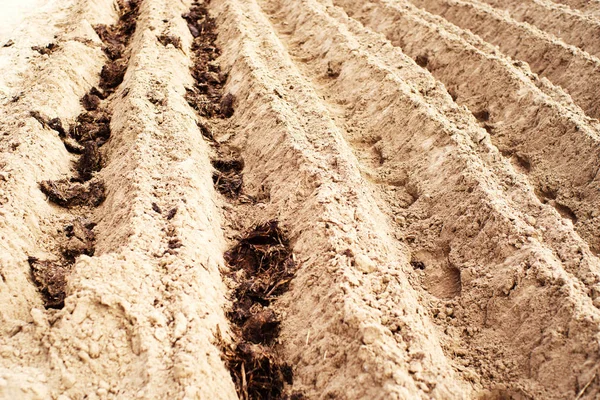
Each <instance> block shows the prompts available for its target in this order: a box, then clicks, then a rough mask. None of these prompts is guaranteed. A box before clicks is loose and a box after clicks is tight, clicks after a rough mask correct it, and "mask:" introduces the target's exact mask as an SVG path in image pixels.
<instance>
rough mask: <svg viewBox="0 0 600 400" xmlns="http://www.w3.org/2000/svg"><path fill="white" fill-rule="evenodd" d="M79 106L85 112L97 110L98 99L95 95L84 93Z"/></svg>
mask: <svg viewBox="0 0 600 400" xmlns="http://www.w3.org/2000/svg"><path fill="white" fill-rule="evenodd" d="M81 105H82V106H83V108H85V109H86V110H87V111H93V110H97V109H98V107H99V106H100V97H98V96H96V95H95V94H91V93H86V94H85V95H84V96H83V97H82V98H81Z"/></svg>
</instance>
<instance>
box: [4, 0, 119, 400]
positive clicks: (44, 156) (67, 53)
mask: <svg viewBox="0 0 600 400" xmlns="http://www.w3.org/2000/svg"><path fill="white" fill-rule="evenodd" d="M36 18H37V17H36V16H32V17H31V21H32V22H34V21H35V19H36ZM113 18H114V15H113V12H112V8H111V2H110V1H100V2H96V3H94V4H88V2H75V3H73V4H71V8H70V9H69V10H68V12H64V13H57V14H56V16H52V17H48V15H47V14H46V15H43V16H41V20H43V21H44V24H49V26H51V27H53V28H54V29H49V31H51V32H52V34H51V36H50V37H49V38H46V37H43V35H40V33H39V32H37V31H36V27H35V26H36V24H35V23H32V25H31V26H30V29H31V30H32V32H31V34H30V35H29V34H27V35H26V37H27V38H29V40H40V41H46V43H47V41H52V42H53V43H56V44H57V46H58V49H57V50H56V51H54V52H52V54H47V55H43V56H35V57H32V59H31V60H27V57H30V56H31V54H30V52H31V50H29V52H28V51H26V50H25V48H24V47H23V46H24V45H25V44H24V43H23V42H22V41H19V43H17V44H15V48H14V52H13V53H12V55H14V58H13V59H12V60H11V65H13V66H15V69H14V70H9V69H7V70H5V71H3V82H4V84H6V85H7V88H9V90H10V92H12V97H11V98H10V99H7V101H3V104H2V109H3V111H2V114H3V115H4V116H5V119H4V120H3V123H2V126H1V128H0V129H1V130H2V132H3V135H4V138H5V140H3V141H2V145H1V147H2V160H1V161H0V165H1V167H0V168H1V170H2V179H0V181H1V182H0V185H1V191H2V201H1V203H2V204H1V208H2V210H1V213H2V222H1V223H0V225H1V227H0V230H1V232H2V238H3V240H2V245H1V246H2V251H1V253H2V262H1V264H2V265H1V266H0V270H1V274H2V281H1V282H0V297H1V298H2V301H3V304H4V305H5V307H4V309H3V312H2V314H1V317H0V320H1V325H2V332H3V335H2V338H1V346H0V347H2V349H3V350H2V360H3V362H2V363H1V365H0V377H1V378H2V379H3V382H4V383H5V384H4V385H3V386H2V388H1V389H0V396H1V397H7V398H15V396H16V397H20V396H21V395H20V394H22V395H23V396H26V397H23V398H29V397H27V396H36V395H37V396H41V397H45V396H47V395H48V390H47V388H46V387H45V385H44V384H43V382H44V381H47V380H48V372H49V371H48V369H47V363H46V351H45V348H44V347H43V345H42V343H40V342H39V329H40V326H39V324H38V323H41V321H42V319H43V318H42V317H41V316H42V315H44V311H43V299H42V297H41V296H40V294H39V293H38V291H37V289H36V287H35V285H34V279H36V277H35V276H32V271H31V268H30V266H29V263H28V262H27V258H28V256H34V257H35V256H41V257H46V256H47V255H48V254H49V253H48V251H49V250H50V251H52V250H54V246H55V245H56V241H55V240H54V237H55V236H57V232H56V229H57V228H59V229H60V228H62V227H61V223H68V222H70V221H69V220H70V218H69V213H68V212H65V211H63V210H61V209H59V208H57V207H55V206H53V205H51V204H50V203H49V202H47V200H46V199H45V196H44V195H43V194H42V192H41V191H40V190H39V186H38V182H39V181H40V180H41V179H44V178H49V177H56V178H59V177H61V176H64V175H65V174H67V173H69V171H71V165H70V164H71V161H72V160H71V158H70V157H69V154H68V153H67V151H66V149H65V147H64V146H63V144H62V143H61V140H60V138H59V137H58V135H57V132H56V131H55V130H53V129H52V128H51V127H49V126H46V125H45V124H42V123H40V118H39V117H42V118H41V119H42V120H43V121H45V120H49V119H50V118H49V117H48V116H50V117H52V118H54V117H58V118H60V119H63V120H65V119H71V118H75V117H76V115H77V114H78V113H79V111H80V105H79V98H80V97H81V96H83V95H84V93H85V92H86V91H87V90H88V89H89V86H90V83H89V82H93V81H94V80H96V79H97V74H98V72H99V71H100V68H101V66H102V63H103V62H104V56H103V54H102V51H101V50H100V44H101V42H100V40H99V39H98V37H97V36H96V34H95V32H94V30H93V28H92V26H91V25H90V22H112V20H113ZM37 22H39V21H37ZM25 46H26V45H25ZM12 50H13V49H11V50H10V51H12ZM19 82H21V84H20V85H19ZM10 92H9V93H10ZM34 116H37V117H38V118H35V117H34ZM52 126H55V125H52ZM34 272H35V271H34ZM57 272H59V273H60V272H61V271H57ZM38 277H39V276H38ZM58 291H59V292H60V291H61V289H60V288H58ZM59 297H60V295H59ZM59 302H60V300H59ZM19 393H20V394H19ZM31 398H33V397H31Z"/></svg>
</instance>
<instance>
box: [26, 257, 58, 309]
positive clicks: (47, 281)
mask: <svg viewBox="0 0 600 400" xmlns="http://www.w3.org/2000/svg"><path fill="white" fill-rule="evenodd" d="M27 261H28V262H29V266H30V268H31V275H32V277H33V281H34V283H35V284H36V285H37V287H38V289H39V290H40V292H41V293H42V295H43V296H44V302H45V306H46V308H57V309H60V308H63V306H64V301H65V289H66V287H67V275H68V267H67V266H65V265H63V264H61V263H60V262H56V261H43V260H39V259H37V258H35V257H29V258H28V260H27Z"/></svg>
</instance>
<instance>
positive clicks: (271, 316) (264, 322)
mask: <svg viewBox="0 0 600 400" xmlns="http://www.w3.org/2000/svg"><path fill="white" fill-rule="evenodd" d="M279 323H280V322H279V320H278V319H277V316H276V315H275V312H274V311H273V310H271V309H269V308H267V309H264V310H261V311H259V312H257V313H256V314H253V315H252V316H251V317H250V318H248V319H247V320H246V322H245V323H244V325H243V326H242V336H243V337H244V339H246V340H248V341H250V342H252V343H266V344H269V343H271V342H272V341H273V339H275V338H276V337H277V335H278V334H279Z"/></svg>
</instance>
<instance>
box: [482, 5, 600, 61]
mask: <svg viewBox="0 0 600 400" xmlns="http://www.w3.org/2000/svg"><path fill="white" fill-rule="evenodd" d="M483 1H484V2H485V3H488V4H489V5H491V6H493V7H496V8H499V9H504V10H506V11H508V12H509V13H510V16H511V17H512V18H514V19H516V20H517V21H520V22H527V23H529V24H532V25H534V26H536V27H538V28H540V29H541V30H543V31H546V32H548V33H551V34H553V35H555V36H556V37H558V38H561V39H562V40H564V41H565V42H566V43H568V44H571V45H573V46H576V47H579V48H581V49H582V50H583V51H586V52H588V53H590V54H592V55H594V56H596V57H600V41H598V39H597V38H598V36H600V19H597V18H593V17H590V16H589V15H586V14H583V13H581V12H579V11H577V10H573V9H570V8H568V7H563V6H559V5H557V4H556V3H553V2H552V1H550V0H526V1H518V0H508V1H499V0H483Z"/></svg>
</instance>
